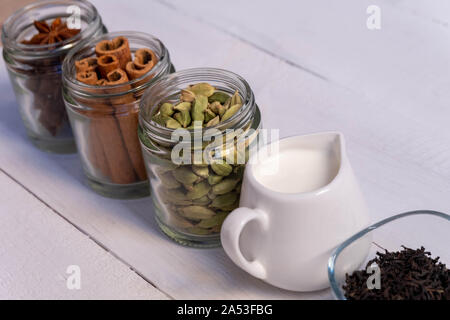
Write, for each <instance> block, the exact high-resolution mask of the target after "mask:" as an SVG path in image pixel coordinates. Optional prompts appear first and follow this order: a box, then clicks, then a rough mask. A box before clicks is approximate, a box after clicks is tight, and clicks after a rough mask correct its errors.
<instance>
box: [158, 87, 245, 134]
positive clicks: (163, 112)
mask: <svg viewBox="0 0 450 320" xmlns="http://www.w3.org/2000/svg"><path fill="white" fill-rule="evenodd" d="M180 100H181V101H180V103H178V104H176V105H175V106H174V105H172V104H170V103H167V102H166V103H164V104H163V105H162V106H161V107H160V110H159V112H157V113H156V114H155V115H154V116H153V118H152V119H153V121H155V122H157V123H158V124H160V125H162V126H165V127H167V128H170V129H177V128H181V127H182V128H189V129H192V128H193V125H194V122H196V121H199V122H200V123H201V124H202V126H203V127H207V128H209V127H214V126H216V125H218V124H219V123H221V122H224V121H226V120H228V119H230V118H231V117H233V116H234V115H235V114H236V113H238V111H239V109H241V107H242V106H243V103H242V99H241V97H240V95H239V92H237V91H236V92H235V93H234V94H233V96H231V97H230V96H229V95H228V94H227V93H225V92H221V91H216V89H215V88H214V87H213V86H211V85H210V84H208V83H198V84H195V85H193V86H190V87H188V88H186V89H184V90H181V93H180ZM168 109H169V110H170V111H171V113H168V112H167V110H168ZM174 120H175V121H174Z"/></svg>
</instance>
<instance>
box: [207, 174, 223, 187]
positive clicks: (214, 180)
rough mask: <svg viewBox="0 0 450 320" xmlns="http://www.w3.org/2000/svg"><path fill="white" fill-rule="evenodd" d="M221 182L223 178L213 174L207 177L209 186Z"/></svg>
mask: <svg viewBox="0 0 450 320" xmlns="http://www.w3.org/2000/svg"><path fill="white" fill-rule="evenodd" d="M222 180H223V176H217V175H215V174H211V175H210V176H209V177H208V183H209V184H210V185H212V186H213V185H215V184H218V183H219V182H220V181H222Z"/></svg>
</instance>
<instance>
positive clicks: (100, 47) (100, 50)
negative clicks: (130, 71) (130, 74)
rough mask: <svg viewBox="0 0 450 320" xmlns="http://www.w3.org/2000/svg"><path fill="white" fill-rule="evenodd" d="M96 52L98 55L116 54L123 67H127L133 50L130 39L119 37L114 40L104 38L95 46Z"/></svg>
mask: <svg viewBox="0 0 450 320" xmlns="http://www.w3.org/2000/svg"><path fill="white" fill-rule="evenodd" d="M95 54H96V55H97V57H101V56H104V55H113V56H116V57H117V59H118V60H119V66H120V68H121V69H125V67H126V65H127V63H128V62H129V61H131V50H130V45H129V43H128V39H127V38H125V37H117V38H114V39H113V40H103V41H100V42H99V43H97V45H96V46H95Z"/></svg>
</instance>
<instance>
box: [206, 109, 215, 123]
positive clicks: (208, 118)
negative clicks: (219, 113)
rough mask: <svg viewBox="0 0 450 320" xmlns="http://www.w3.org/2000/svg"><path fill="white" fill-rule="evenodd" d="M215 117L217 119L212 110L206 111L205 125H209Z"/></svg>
mask: <svg viewBox="0 0 450 320" xmlns="http://www.w3.org/2000/svg"><path fill="white" fill-rule="evenodd" d="M215 117H216V114H215V113H214V112H212V111H211V109H209V108H208V109H206V110H205V123H208V122H209V121H211V120H212V119H214V118H215Z"/></svg>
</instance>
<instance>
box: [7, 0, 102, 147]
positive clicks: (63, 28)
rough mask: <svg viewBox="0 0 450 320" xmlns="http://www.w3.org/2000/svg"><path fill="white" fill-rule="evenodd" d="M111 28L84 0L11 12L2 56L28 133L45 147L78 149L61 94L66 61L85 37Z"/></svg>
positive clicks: (48, 0) (47, 1) (53, 0)
mask: <svg viewBox="0 0 450 320" xmlns="http://www.w3.org/2000/svg"><path fill="white" fill-rule="evenodd" d="M105 32H106V28H105V27H104V25H103V22H102V19H101V17H100V15H99V14H98V12H97V9H96V8H95V7H94V6H93V5H92V4H91V3H89V2H87V1H85V0H44V1H37V2H35V3H32V4H31V5H29V6H26V7H24V8H22V9H20V10H18V11H16V12H15V13H14V14H12V15H11V16H10V17H9V18H8V19H7V20H6V21H5V23H4V25H3V27H2V43H3V47H4V48H3V59H4V60H5V63H6V66H7V68H8V72H9V76H10V80H11V83H12V87H13V89H14V92H15V94H16V98H17V103H18V107H19V111H20V115H21V117H22V120H23V122H24V125H25V128H26V131H27V134H28V136H29V137H30V138H31V140H32V142H33V143H34V144H35V145H36V146H37V147H39V148H40V149H42V150H46V151H50V152H55V153H72V152H76V146H75V143H74V139H73V135H72V130H71V127H70V124H69V120H68V117H67V113H66V109H65V105H64V101H63V96H62V78H61V68H62V62H63V60H64V58H65V56H66V54H67V53H68V51H69V50H70V49H71V48H73V47H74V46H75V45H77V44H78V43H80V42H81V41H82V40H85V39H89V38H92V37H95V36H98V35H100V34H102V33H105Z"/></svg>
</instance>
